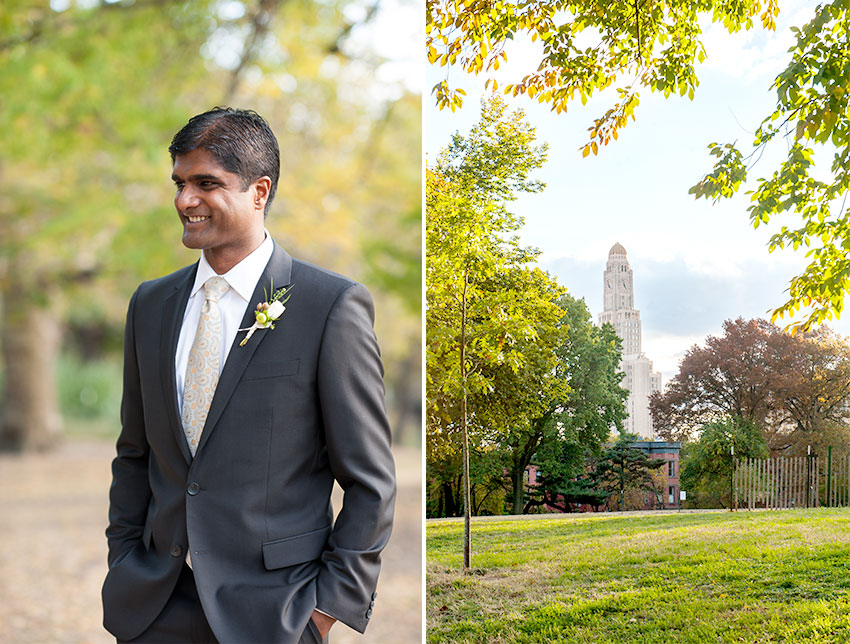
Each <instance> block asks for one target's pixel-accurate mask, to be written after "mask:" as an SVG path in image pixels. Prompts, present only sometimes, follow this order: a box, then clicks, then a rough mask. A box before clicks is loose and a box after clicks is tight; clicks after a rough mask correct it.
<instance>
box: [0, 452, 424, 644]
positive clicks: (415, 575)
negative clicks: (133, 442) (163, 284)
mask: <svg viewBox="0 0 850 644" xmlns="http://www.w3.org/2000/svg"><path fill="white" fill-rule="evenodd" d="M113 451H114V448H113V446H112V445H111V444H108V443H100V442H92V441H86V442H81V441H72V442H69V443H67V444H66V445H64V446H63V447H62V448H61V449H59V450H58V451H56V452H54V453H51V454H44V455H25V456H10V455H0V642H4V643H9V644H30V643H32V644H65V643H68V644H100V643H104V644H105V643H107V642H114V640H113V639H112V638H111V637H110V636H109V635H108V633H106V631H104V630H103V628H102V626H101V624H100V620H101V608H100V586H101V583H102V582H103V577H104V575H105V574H106V538H105V537H104V530H105V529H106V513H107V491H108V488H109V481H110V472H109V463H110V460H111V458H112V455H113ZM395 455H396V464H397V469H398V476H399V496H398V501H397V503H396V523H395V530H394V532H393V537H392V540H391V541H390V544H389V546H388V547H387V550H386V551H385V553H384V568H383V572H382V574H381V580H380V583H379V585H378V595H379V598H378V601H377V602H376V608H375V616H374V617H373V618H372V621H371V624H370V626H369V630H368V632H367V634H366V635H365V636H360V635H358V634H357V633H355V632H354V631H351V630H350V629H348V628H346V627H342V626H339V625H338V626H335V627H334V629H333V631H332V634H333V643H334V644H355V643H359V644H367V643H370V644H372V643H374V644H379V643H386V644H389V643H390V642H392V643H401V644H406V643H408V642H420V641H421V634H420V628H421V623H422V622H421V597H420V595H421V555H422V548H421V544H422V539H421V532H422V520H421V493H420V491H421V487H420V485H421V483H420V473H421V461H420V457H421V452H420V451H418V450H411V449H404V448H400V449H396V450H395Z"/></svg>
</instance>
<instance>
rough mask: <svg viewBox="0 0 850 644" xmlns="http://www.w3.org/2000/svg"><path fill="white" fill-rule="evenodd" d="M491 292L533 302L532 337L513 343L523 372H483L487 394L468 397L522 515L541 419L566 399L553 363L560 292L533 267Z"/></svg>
mask: <svg viewBox="0 0 850 644" xmlns="http://www.w3.org/2000/svg"><path fill="white" fill-rule="evenodd" d="M491 288H492V289H493V290H494V291H503V290H509V291H512V292H514V293H517V294H519V296H520V297H522V298H529V297H532V298H535V299H538V300H539V301H538V304H539V306H538V307H537V310H536V311H535V312H534V315H535V318H534V325H535V329H536V335H535V336H534V337H529V338H525V339H521V340H519V342H518V348H519V349H520V351H521V352H522V354H523V356H524V363H523V368H522V369H519V370H517V369H513V368H512V367H511V366H510V365H505V364H496V365H493V366H490V367H487V368H485V373H486V375H487V377H488V379H489V380H490V382H491V383H492V391H490V392H485V393H483V394H482V395H480V396H478V397H477V398H475V399H473V405H474V409H475V417H476V423H478V424H479V425H480V426H481V427H482V428H484V429H483V440H484V441H485V442H486V443H487V444H489V445H492V446H493V449H494V450H495V451H496V452H497V453H498V454H499V455H500V457H501V461H500V462H499V466H498V467H497V468H494V469H493V475H494V477H497V478H498V479H499V480H500V481H501V480H502V479H503V476H502V472H503V471H505V470H507V472H508V478H509V481H510V483H509V489H510V493H509V499H510V502H511V511H512V512H513V513H514V514H522V512H523V506H524V504H525V500H524V496H525V471H526V467H528V465H529V463H530V462H531V460H532V457H533V456H534V453H535V452H536V450H537V447H538V445H539V444H540V441H541V439H542V438H543V435H544V433H545V431H546V425H547V422H546V420H544V419H547V418H549V417H550V415H551V413H553V410H555V409H557V408H558V407H559V406H560V405H563V404H564V403H565V401H567V400H568V399H569V397H570V395H571V394H570V390H569V385H568V384H567V381H566V378H564V376H563V374H562V373H560V372H559V364H558V349H559V347H560V345H561V344H562V343H563V342H564V335H565V333H566V330H567V324H566V323H565V322H564V312H563V310H562V309H561V308H560V306H559V305H558V302H559V296H561V294H562V293H563V292H564V289H563V288H562V287H560V286H559V285H558V284H557V283H556V282H555V281H554V280H552V279H551V278H550V277H549V276H548V275H547V274H546V273H544V272H543V271H541V270H540V269H539V268H534V269H528V268H516V269H514V270H511V271H508V272H506V273H505V274H504V275H503V276H501V279H500V280H498V281H496V282H494V283H493V284H492V286H491ZM530 294H534V295H530ZM529 311H530V309H529Z"/></svg>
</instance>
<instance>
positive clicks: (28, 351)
mask: <svg viewBox="0 0 850 644" xmlns="http://www.w3.org/2000/svg"><path fill="white" fill-rule="evenodd" d="M21 274H23V273H21ZM7 277H8V279H7V280H5V282H4V284H3V314H2V315H3V325H2V350H3V364H4V365H5V372H6V373H5V379H4V380H5V387H4V392H3V407H2V410H0V450H3V451H33V450H47V449H50V448H53V447H55V446H56V445H57V444H58V442H59V440H60V438H61V435H62V416H61V415H60V413H59V401H58V397H57V391H56V373H55V368H56V362H57V358H58V355H59V345H60V326H59V320H57V319H56V317H55V316H54V315H51V312H50V310H49V308H48V305H47V303H45V302H37V301H35V300H34V299H33V297H32V290H31V287H29V286H26V285H24V284H22V283H19V282H18V281H17V280H16V279H15V277H14V273H13V271H10V273H9V275H8V276H7Z"/></svg>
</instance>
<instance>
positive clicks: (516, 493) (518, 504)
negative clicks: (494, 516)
mask: <svg viewBox="0 0 850 644" xmlns="http://www.w3.org/2000/svg"><path fill="white" fill-rule="evenodd" d="M524 474H525V466H522V467H517V466H516V465H515V466H514V471H513V472H511V483H513V485H512V487H513V490H512V492H513V507H512V508H511V514H522V510H523V505H524V504H523V499H524V497H525V479H524V477H523V475H524Z"/></svg>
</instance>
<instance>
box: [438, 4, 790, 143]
mask: <svg viewBox="0 0 850 644" xmlns="http://www.w3.org/2000/svg"><path fill="white" fill-rule="evenodd" d="M777 15H779V7H778V1H777V0H764V1H762V0H680V1H677V2H596V1H591V0H582V1H578V2H577V1H575V0H524V1H522V2H504V1H494V0H483V1H481V2H468V1H466V0H428V1H427V3H426V21H425V25H426V26H425V33H426V39H425V46H426V51H427V56H428V60H429V62H431V64H435V65H436V64H439V65H441V66H446V67H447V68H450V67H452V66H455V65H458V66H459V67H460V68H461V69H462V70H463V71H465V72H466V73H469V74H475V75H477V74H488V75H489V74H492V72H495V71H496V70H498V69H499V66H500V64H501V63H504V61H506V60H507V58H508V52H509V49H510V46H511V45H510V43H511V41H513V40H514V39H515V38H517V39H518V38H527V39H530V40H531V41H532V42H535V41H537V40H539V41H540V42H541V43H542V49H543V52H542V55H541V57H540V61H539V63H537V64H534V65H532V66H531V68H530V69H529V70H528V73H527V74H526V75H525V76H523V78H522V79H518V80H517V82H515V83H511V84H509V85H507V86H506V87H505V88H504V92H505V93H506V94H508V93H509V94H512V95H513V96H517V95H525V96H528V98H529V99H535V98H536V99H537V101H538V102H540V103H547V104H549V105H551V107H552V109H553V110H554V111H555V112H558V113H560V112H565V111H566V110H567V107H568V104H569V102H570V101H572V100H573V99H575V98H580V99H581V101H582V103H585V102H586V101H587V99H588V98H590V97H591V96H593V95H594V94H595V93H597V92H600V91H602V90H604V89H606V88H608V87H612V86H616V90H617V100H616V102H615V103H614V105H613V106H612V107H611V108H609V109H608V110H607V111H606V112H605V114H603V115H602V116H601V117H600V118H598V119H596V120H595V121H594V124H593V126H591V127H590V128H589V131H590V136H589V141H588V143H587V144H586V145H585V146H584V148H583V154H584V155H585V156H586V155H588V154H589V153H590V152H593V153H594V154H596V153H597V152H598V149H599V146H601V145H606V144H607V143H608V142H609V141H610V140H611V139H612V138H613V139H616V138H617V131H618V129H619V128H621V127H622V126H624V125H625V124H626V122H627V120H628V118H629V117H631V118H634V110H635V108H636V107H637V105H638V102H639V90H640V89H642V88H646V89H648V90H650V91H653V92H661V93H663V94H664V96H665V97H666V96H670V95H671V94H677V95H681V96H684V95H687V96H688V97H689V98H693V96H694V91H695V89H696V87H697V85H698V80H697V76H696V72H695V70H694V66H695V64H696V62H697V61H699V62H702V61H703V60H704V59H705V49H704V48H703V45H702V43H701V42H700V35H701V33H702V29H701V28H700V25H699V19H700V17H702V16H705V17H708V18H709V19H710V20H711V21H712V22H717V23H722V24H723V26H724V27H725V28H726V29H727V30H728V31H729V32H730V33H732V32H736V31H739V30H740V29H742V28H744V29H749V28H751V27H752V24H753V19H754V18H756V17H759V18H760V19H761V22H762V24H763V25H764V27H765V28H768V29H774V28H775V23H774V18H775V16H777ZM486 85H487V86H490V85H492V87H493V91H496V89H497V84H496V80H495V79H494V78H492V76H491V77H490V78H488V80H487V83H486ZM432 93H433V94H434V96H435V100H436V102H437V105H438V106H439V107H440V108H441V109H442V108H445V107H448V108H450V109H452V110H454V109H455V108H456V107H459V106H460V105H462V103H463V98H462V97H463V95H464V94H465V92H464V91H463V89H461V88H456V89H455V88H452V87H451V86H450V85H449V81H448V71H447V73H446V78H445V79H444V80H442V81H440V82H439V83H438V84H437V85H436V86H435V87H434V88H433V91H432Z"/></svg>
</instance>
